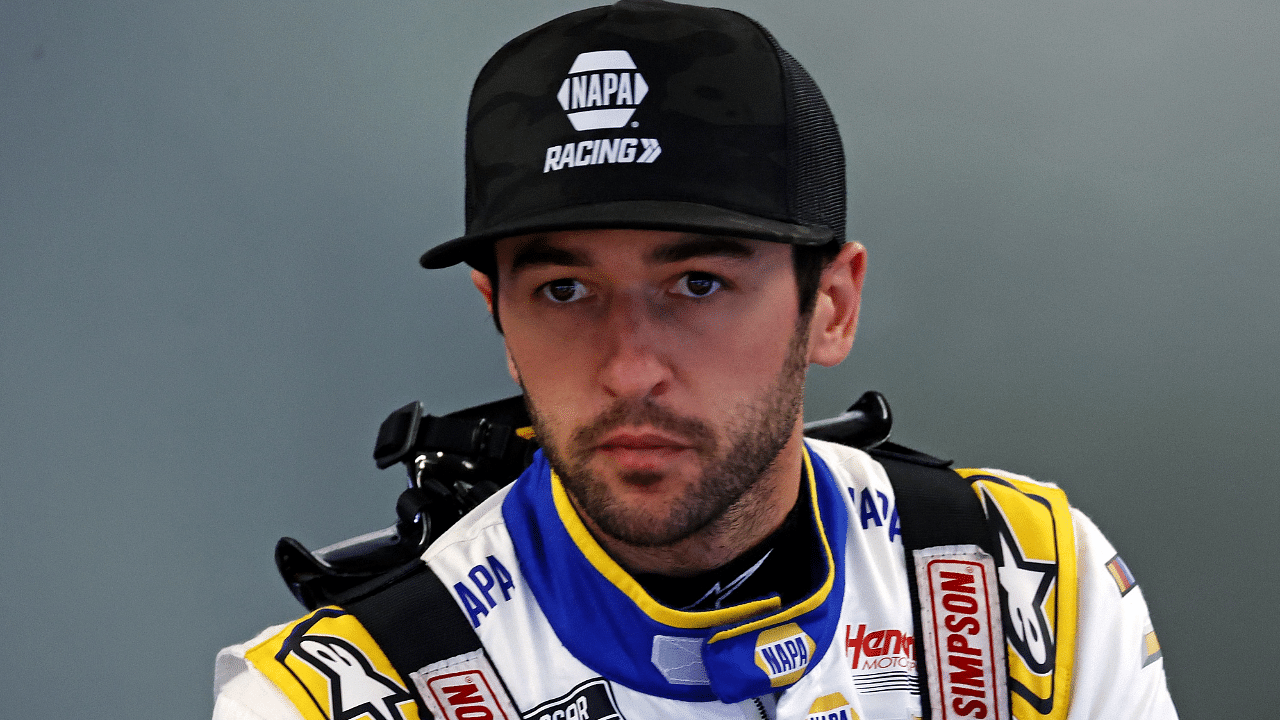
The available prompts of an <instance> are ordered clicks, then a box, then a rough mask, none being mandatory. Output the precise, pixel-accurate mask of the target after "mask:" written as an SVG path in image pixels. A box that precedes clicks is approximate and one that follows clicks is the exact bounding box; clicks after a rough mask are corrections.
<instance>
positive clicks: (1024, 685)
mask: <svg viewBox="0 0 1280 720" xmlns="http://www.w3.org/2000/svg"><path fill="white" fill-rule="evenodd" d="M957 472H958V473H960V475H961V476H962V477H964V478H966V479H968V480H969V481H970V482H972V483H973V489H974V492H976V493H977V494H978V497H979V499H980V500H982V501H983V503H984V508H986V509H987V511H988V516H989V517H990V516H991V515H992V514H993V513H994V512H997V511H998V512H999V513H1000V515H1001V516H1002V517H1003V520H1004V523H1005V524H1007V526H1008V529H1009V531H1010V533H1011V534H1012V536H1013V544H1012V547H1011V548H1010V550H1011V551H1012V552H1014V553H1016V554H1018V555H1020V556H1021V558H1020V559H1021V560H1022V561H1025V562H1027V563H1029V564H1030V565H1032V566H1035V567H1043V566H1045V565H1046V564H1048V565H1053V566H1056V573H1057V577H1056V579H1055V580H1054V581H1053V583H1052V585H1050V587H1049V589H1048V592H1047V594H1046V595H1045V597H1044V599H1043V601H1042V602H1041V603H1040V604H1039V606H1038V607H1037V608H1034V610H1038V611H1039V612H1041V613H1043V616H1044V618H1045V619H1046V620H1047V622H1048V627H1049V631H1050V637H1051V638H1052V639H1053V642H1054V653H1053V658H1052V660H1051V661H1050V662H1049V663H1048V667H1047V668H1043V669H1040V670H1037V669H1035V668H1033V667H1032V666H1033V665H1036V664H1037V663H1035V662H1034V661H1033V659H1031V658H1024V657H1023V656H1022V654H1021V653H1020V652H1019V650H1018V649H1017V647H1016V645H1015V643H1014V642H1013V636H1012V635H1011V634H1010V632H1009V630H1008V627H1007V626H1006V632H1005V634H1006V645H1007V646H1008V655H1009V683H1010V688H1011V690H1012V692H1011V693H1010V705H1009V708H1010V711H1011V712H1012V714H1013V716H1014V717H1015V718H1018V720H1042V719H1043V720H1065V718H1066V717H1067V711H1068V710H1069V709H1070V704H1071V678H1072V675H1073V673H1074V669H1075V668H1074V664H1075V655H1076V653H1075V639H1076V623H1077V616H1078V597H1077V591H1078V587H1079V583H1078V575H1077V559H1076V545H1075V532H1074V529H1073V525H1072V521H1071V509H1070V506H1069V505H1068V504H1067V496H1066V493H1064V492H1063V491H1062V490H1061V489H1059V488H1057V487H1054V486H1052V485H1045V484H1042V483H1037V482H1032V481H1029V480H1025V479H1021V478H1014V477H1006V476H1002V475H995V474H993V473H991V472H989V471H985V470H973V469H963V470H957ZM987 503H994V505H995V509H992V508H988V507H987ZM1013 565H1016V561H1015V560H1014V559H1011V558H1005V560H1004V562H1003V563H1002V566H1005V567H1009V566H1013ZM1002 571H1003V570H1002ZM1004 612H1005V613H1006V618H1007V613H1009V612H1010V609H1009V608H1007V607H1006V608H1005V609H1004ZM1019 686H1021V687H1019Z"/></svg>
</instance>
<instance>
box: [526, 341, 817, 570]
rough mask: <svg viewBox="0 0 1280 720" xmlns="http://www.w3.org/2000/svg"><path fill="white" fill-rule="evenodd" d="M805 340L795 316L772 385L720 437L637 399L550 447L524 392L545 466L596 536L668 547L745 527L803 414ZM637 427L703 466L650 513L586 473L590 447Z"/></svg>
mask: <svg viewBox="0 0 1280 720" xmlns="http://www.w3.org/2000/svg"><path fill="white" fill-rule="evenodd" d="M808 340H809V337H808V318H807V317H802V318H801V321H800V322H798V323H797V324H796V329H795V331H794V332H793V334H792V337H791V340H790V343H789V346H788V348H787V356H786V359H785V361H784V362H783V366H782V369H781V371H780V372H779V373H778V375H777V376H776V378H775V379H774V382H773V383H772V384H771V385H770V387H769V388H767V389H766V390H765V391H764V392H763V393H761V394H760V395H759V396H757V397H754V398H749V399H747V400H745V401H743V402H741V403H740V404H739V406H738V407H737V408H736V409H735V410H734V412H732V413H730V414H729V417H732V418H734V419H735V421H734V422H733V423H732V424H731V425H730V426H729V427H728V429H727V431H726V432H725V433H724V436H723V438H722V439H720V438H717V435H716V432H715V430H714V429H713V428H712V427H711V426H710V425H709V424H707V423H706V422H704V421H702V420H699V419H697V418H691V417H684V416H681V415H678V414H676V413H674V412H672V411H671V410H668V409H667V408H664V407H662V406H661V405H658V404H657V403H655V402H653V400H652V399H650V398H643V399H633V400H618V401H617V402H615V403H614V404H613V405H611V406H610V407H608V408H607V409H605V411H604V412H602V413H600V415H598V416H597V417H595V418H594V419H593V420H592V421H591V422H590V423H588V424H587V425H585V426H583V427H581V428H578V429H577V430H575V431H574V432H573V433H572V435H571V437H570V438H569V439H568V441H567V442H558V441H557V439H556V438H555V435H554V434H553V433H552V432H551V431H550V425H549V424H548V423H547V421H546V416H545V415H543V413H541V412H540V411H539V408H538V407H537V405H536V404H534V402H533V399H532V398H531V397H529V394H528V392H526V393H525V404H526V406H527V407H528V409H529V414H530V416H531V418H532V420H533V427H534V432H535V433H536V435H537V437H538V439H539V441H540V442H541V443H542V448H543V452H544V454H545V455H546V456H547V460H548V461H549V462H550V463H551V467H552V468H554V469H555V471H556V473H557V475H559V477H560V480H561V482H562V483H563V484H564V488H565V490H566V491H567V492H568V493H569V495H570V496H571V497H572V498H573V499H574V501H575V502H576V504H577V506H578V508H579V510H580V511H581V512H582V513H583V514H584V515H586V516H587V517H588V518H590V519H591V520H592V521H593V522H594V523H595V525H596V527H598V528H599V529H600V531H601V532H603V533H605V534H606V535H608V536H610V537H612V538H614V539H616V540H619V541H622V542H624V543H626V544H628V545H633V546H637V547H664V546H669V545H673V544H675V543H677V542H679V541H681V540H684V539H686V538H689V537H691V536H693V535H694V534H696V533H698V532H699V531H701V530H703V529H705V528H707V527H708V526H711V525H712V524H713V523H717V522H722V523H733V522H749V521H750V520H751V518H752V517H753V515H756V514H760V513H761V512H763V510H764V508H754V507H751V502H750V496H751V491H752V490H753V489H754V488H756V486H757V485H758V484H759V483H760V480H761V478H763V477H764V475H765V472H766V471H767V470H769V468H770V467H771V466H772V465H773V464H774V462H776V461H777V459H778V455H779V454H780V453H781V452H782V449H783V448H784V447H785V446H786V444H787V443H788V442H789V441H790V439H791V435H792V432H793V429H794V427H795V422H796V419H797V418H798V417H799V416H800V412H801V410H802V409H803V406H804V380H805V371H806V369H807V367H808V363H807V361H806V360H807V349H808V344H809V342H808ZM640 425H645V426H650V427H654V428H656V429H659V430H662V431H666V432H669V433H673V434H676V435H678V436H679V437H680V438H682V439H683V440H685V441H687V442H688V443H690V444H691V446H692V449H693V451H694V452H695V453H696V454H697V456H698V458H699V459H700V460H701V465H702V468H703V470H702V474H701V475H700V476H699V477H696V478H694V480H693V481H692V482H691V483H690V484H689V486H688V488H687V489H686V490H685V491H684V493H683V495H682V496H680V497H678V498H675V499H673V500H672V501H671V502H670V503H669V504H668V505H667V506H666V507H664V508H661V509H659V510H657V511H653V510H645V509H642V508H637V507H633V506H631V505H629V504H628V503H627V502H626V501H625V500H624V499H622V498H619V497H618V496H617V495H616V494H615V493H614V491H613V490H611V489H610V487H609V485H608V484H607V483H605V482H602V481H601V480H600V479H599V478H598V477H597V476H596V474H595V473H594V472H592V471H591V470H590V469H589V467H588V464H589V463H590V460H591V455H592V451H593V449H594V448H595V447H596V445H597V444H598V443H599V442H600V441H601V440H602V439H603V438H604V437H605V436H606V435H607V434H608V433H610V432H612V431H614V430H616V429H618V428H621V427H634V426H640ZM621 477H622V479H623V480H624V481H625V482H628V483H634V484H638V485H648V484H651V483H654V482H657V481H658V480H660V479H662V476H661V475H660V474H658V473H653V472H636V471H630V472H624V473H623V474H622V476H621ZM753 511H755V512H753Z"/></svg>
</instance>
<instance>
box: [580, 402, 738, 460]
mask: <svg viewBox="0 0 1280 720" xmlns="http://www.w3.org/2000/svg"><path fill="white" fill-rule="evenodd" d="M640 425H648V426H650V427H653V428H656V429H658V430H662V431H664V432H668V433H671V434H673V435H678V436H680V437H681V438H682V439H683V440H686V441H688V442H689V443H690V444H691V445H693V446H694V448H696V449H697V450H698V451H699V452H703V453H705V452H710V451H713V450H715V445H716V437H715V433H714V432H712V430H711V427H710V426H709V425H707V424H706V423H704V422H702V421H701V420H697V419H695V418H690V417H684V416H682V415H677V414H676V413H674V412H672V411H670V410H668V409H666V408H664V407H662V406H661V405H658V404H657V403H654V402H652V401H650V400H618V401H616V402H614V403H613V404H612V405H610V406H609V407H608V408H606V409H605V411H604V412H602V413H600V414H599V415H597V416H596V417H595V419H593V420H592V421H591V422H590V423H588V424H586V425H584V426H583V427H580V428H578V429H577V430H576V431H574V433H573V438H572V441H573V445H574V446H575V447H577V448H591V447H595V446H596V445H599V444H600V442H601V441H602V440H603V439H604V436H605V435H608V434H609V433H611V432H613V431H614V430H617V429H618V428H623V427H634V426H640Z"/></svg>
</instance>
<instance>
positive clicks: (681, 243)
mask: <svg viewBox="0 0 1280 720" xmlns="http://www.w3.org/2000/svg"><path fill="white" fill-rule="evenodd" d="M755 253H756V251H755V248H753V247H751V245H749V244H748V243H747V242H746V241H743V240H739V239H738V238H731V237H722V236H718V235H690V236H686V237H684V238H681V239H679V240H676V241H675V242H671V243H667V244H665V245H659V246H658V247H656V248H654V250H653V252H651V253H649V260H650V261H651V262H654V263H673V262H680V261H682V260H689V259H691V258H699V257H708V256H719V257H729V258H735V259H738V258H749V257H751V256H752V255H755Z"/></svg>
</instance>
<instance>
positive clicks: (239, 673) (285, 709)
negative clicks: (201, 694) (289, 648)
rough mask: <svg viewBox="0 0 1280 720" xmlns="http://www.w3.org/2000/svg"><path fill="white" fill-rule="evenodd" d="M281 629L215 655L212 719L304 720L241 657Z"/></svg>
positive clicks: (300, 714) (277, 691) (267, 630)
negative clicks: (216, 657)
mask: <svg viewBox="0 0 1280 720" xmlns="http://www.w3.org/2000/svg"><path fill="white" fill-rule="evenodd" d="M281 627H283V626H279V625H278V626H275V627H271V628H267V629H266V630H263V631H262V633H260V634H259V635H258V636H257V637H256V638H254V639H252V640H250V641H249V642H247V643H243V644H240V645H232V646H230V647H226V648H223V649H222V651H221V652H219V653H218V659H217V660H216V661H215V662H214V671H213V695H214V705H213V720H303V717H302V713H300V712H298V709H297V708H296V707H294V706H293V703H291V702H289V699H288V698H287V697H285V695H284V693H283V692H281V691H280V689H279V688H277V687H276V686H275V685H274V684H272V682H271V681H270V680H268V679H267V677H266V676H265V675H263V674H262V673H261V672H259V671H258V669H257V668H255V667H253V665H252V664H251V663H249V661H247V660H245V657H244V653H245V650H246V649H248V648H250V647H253V646H254V645H256V644H258V643H259V642H261V641H262V640H264V639H266V638H268V637H270V636H271V635H273V634H275V633H276V632H278V631H279V630H280V628H281Z"/></svg>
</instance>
